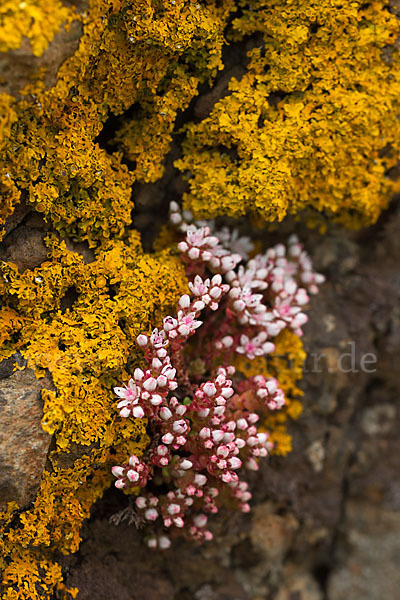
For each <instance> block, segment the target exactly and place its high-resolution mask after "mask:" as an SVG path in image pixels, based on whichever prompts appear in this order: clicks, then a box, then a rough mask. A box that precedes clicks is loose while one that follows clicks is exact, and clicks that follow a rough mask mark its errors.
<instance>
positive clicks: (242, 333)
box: [112, 203, 324, 549]
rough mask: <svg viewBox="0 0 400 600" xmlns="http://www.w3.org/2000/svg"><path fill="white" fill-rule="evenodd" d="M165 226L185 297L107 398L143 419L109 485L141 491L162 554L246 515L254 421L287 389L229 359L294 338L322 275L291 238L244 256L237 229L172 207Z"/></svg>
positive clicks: (142, 340)
mask: <svg viewBox="0 0 400 600" xmlns="http://www.w3.org/2000/svg"><path fill="white" fill-rule="evenodd" d="M171 221H172V223H173V224H174V225H175V226H176V227H177V229H178V231H179V232H180V235H181V238H182V239H181V241H180V242H179V243H178V249H179V251H180V254H181V259H182V261H183V262H184V264H185V266H186V272H187V275H188V278H189V291H190V293H189V294H184V295H183V296H181V298H180V299H179V301H178V306H177V311H176V314H175V315H174V316H166V317H165V318H164V319H163V323H162V326H161V328H156V329H154V330H153V331H152V333H151V335H146V334H144V333H142V334H141V335H139V336H138V337H137V344H138V346H139V347H140V348H142V350H143V351H144V360H145V367H144V368H139V367H138V368H136V369H135V371H134V373H133V377H132V378H131V379H130V380H129V382H128V384H127V385H125V386H124V387H117V388H115V393H116V395H117V396H118V398H119V399H120V401H119V403H118V408H119V410H120V415H121V417H123V418H124V419H129V418H134V419H147V421H148V430H149V434H150V439H151V443H150V446H149V447H148V449H147V450H146V451H145V453H144V454H143V456H141V457H140V458H139V457H138V456H136V455H135V454H133V455H131V456H130V458H129V460H128V461H127V462H126V463H125V464H123V465H116V466H114V467H113V469H112V472H113V474H114V476H115V477H116V481H115V485H116V487H117V488H120V489H125V490H133V491H134V492H135V491H136V492H138V495H137V497H136V501H135V509H134V510H135V515H134V519H135V521H136V523H137V524H138V525H140V526H142V525H144V526H147V527H146V528H147V529H148V532H147V538H146V539H147V544H148V546H150V547H152V548H160V549H166V548H168V547H169V546H170V544H171V538H174V537H177V536H184V537H186V538H188V539H192V540H195V541H198V542H203V541H207V540H210V539H211V538H212V533H211V531H210V530H209V529H208V528H207V525H208V516H209V515H210V514H215V513H217V512H218V510H219V509H220V507H229V508H230V509H237V510H240V511H242V512H248V511H249V510H250V505H249V500H250V498H251V493H250V491H249V489H248V484H247V483H246V481H245V480H244V479H242V473H245V472H246V470H257V469H258V460H259V459H260V458H263V457H266V456H267V455H268V454H269V452H270V451H271V449H272V447H273V443H272V441H271V439H270V437H269V434H268V432H267V431H265V430H264V427H263V420H264V419H265V417H266V416H268V414H269V413H270V412H271V411H279V409H281V408H282V407H283V406H284V404H285V395H284V393H283V391H282V390H281V389H280V387H279V382H278V381H277V380H276V379H275V378H273V377H265V376H264V375H263V374H261V373H260V374H259V375H256V376H251V377H248V378H245V377H244V376H241V375H240V373H237V372H236V370H235V367H234V362H235V355H245V356H246V357H247V359H249V360H252V359H254V358H256V357H258V356H266V355H268V354H270V353H271V352H273V351H274V350H275V345H274V338H275V337H276V336H277V335H278V334H279V333H280V332H281V331H282V330H283V329H285V328H289V329H291V330H292V331H293V332H294V333H295V334H296V335H298V336H301V335H302V326H303V325H304V323H306V321H307V316H306V314H305V313H304V307H305V305H306V304H307V303H308V301H309V295H308V294H309V293H311V294H315V293H317V291H318V285H319V284H320V283H322V282H323V281H324V277H323V275H321V274H319V273H315V272H314V271H313V268H312V263H311V260H310V258H309V256H308V255H307V253H306V252H305V251H304V249H303V247H302V245H301V244H300V243H299V241H298V239H297V238H296V237H295V236H292V237H291V238H290V239H289V241H288V245H287V247H285V246H284V245H283V244H278V245H276V246H274V247H272V248H269V249H268V250H267V251H266V252H264V253H260V254H255V255H253V256H252V258H249V253H252V252H253V245H252V243H251V242H250V239H249V238H247V237H239V236H238V234H237V232H236V231H234V232H232V231H230V230H229V229H228V228H224V229H222V230H220V231H217V230H216V229H215V224H214V223H213V222H195V221H194V222H193V221H192V215H191V214H190V213H189V212H184V213H183V214H182V213H181V212H180V210H179V207H178V205H177V204H176V203H172V204H171Z"/></svg>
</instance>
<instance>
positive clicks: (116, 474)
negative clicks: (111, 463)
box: [111, 466, 125, 477]
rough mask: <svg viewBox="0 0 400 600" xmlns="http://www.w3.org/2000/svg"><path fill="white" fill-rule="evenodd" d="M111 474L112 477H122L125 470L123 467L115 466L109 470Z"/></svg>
mask: <svg viewBox="0 0 400 600" xmlns="http://www.w3.org/2000/svg"><path fill="white" fill-rule="evenodd" d="M111 473H112V474H113V475H114V477H124V476H125V469H124V467H117V466H115V467H113V468H112V469H111Z"/></svg>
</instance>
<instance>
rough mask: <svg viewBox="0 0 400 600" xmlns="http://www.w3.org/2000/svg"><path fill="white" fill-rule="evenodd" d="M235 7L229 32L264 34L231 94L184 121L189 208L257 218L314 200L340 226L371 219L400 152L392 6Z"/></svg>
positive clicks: (389, 189) (282, 2)
mask: <svg viewBox="0 0 400 600" xmlns="http://www.w3.org/2000/svg"><path fill="white" fill-rule="evenodd" d="M243 6H244V9H243V14H242V15H241V16H240V17H239V18H237V19H235V20H234V21H233V29H232V38H233V39H234V40H240V39H243V38H244V37H245V36H248V35H251V34H256V33H257V34H258V35H261V36H262V41H260V44H259V47H257V48H255V49H254V50H252V51H251V52H249V54H248V56H249V58H250V64H249V67H248V71H247V73H246V74H245V75H244V76H243V77H242V79H241V80H240V81H237V80H235V79H232V80H231V82H230V85H229V88H230V91H231V92H232V93H231V95H229V96H227V97H225V98H223V99H222V100H220V101H219V102H217V104H216V105H215V107H214V109H213V110H212V112H211V114H210V115H209V116H208V117H207V118H206V119H204V120H202V121H201V122H200V123H196V124H190V125H189V126H188V127H187V134H186V140H185V142H184V152H183V157H182V158H181V159H180V160H178V161H177V162H176V165H177V166H178V167H179V168H180V169H181V170H182V171H184V172H186V173H189V174H190V178H189V180H188V181H189V187H190V191H189V192H188V193H187V194H186V196H185V204H186V208H189V209H190V210H192V211H194V212H195V214H196V215H198V216H199V217H204V218H210V217H214V216H216V215H231V216H234V217H235V216H239V215H243V214H246V213H247V214H250V215H255V216H257V217H258V218H259V217H262V219H263V220H264V221H276V220H278V221H280V220H282V219H283V218H284V216H285V215H286V214H288V213H291V214H296V213H299V212H300V211H303V210H304V209H306V208H311V209H312V210H314V211H319V212H322V213H324V214H325V215H326V216H327V217H328V218H329V219H331V220H333V221H338V222H340V223H344V224H346V225H348V226H360V225H365V224H371V223H374V222H375V221H376V219H377V218H378V216H379V214H380V212H381V210H382V208H384V207H385V206H386V205H387V203H388V200H389V198H390V196H391V193H393V191H394V190H395V189H397V186H396V184H395V183H394V182H393V181H392V180H391V179H390V178H389V177H387V176H386V173H387V172H388V171H390V169H391V168H392V167H393V166H394V165H396V163H397V161H398V160H399V157H400V144H399V139H400V123H399V120H398V118H397V115H398V112H399V97H400V94H399V93H400V84H399V81H400V79H399V69H400V60H399V54H398V45H397V44H395V41H396V38H397V36H398V33H399V22H398V19H397V18H396V16H395V15H394V14H391V12H390V10H389V2H388V1H387V0H381V1H375V2H370V3H365V2H363V1H362V0H357V1H355V2H348V3H345V4H343V3H342V2H339V1H337V2H336V1H335V2H332V1H331V0H322V1H321V0H318V1H313V2H310V1H309V0H295V1H293V2H287V1H286V0H274V1H272V2H268V3H267V4H266V3H265V2H253V3H252V7H251V10H249V9H247V8H246V7H245V4H244V3H243ZM388 51H389V52H388ZM385 52H386V54H385ZM205 197H207V202H204V198H205Z"/></svg>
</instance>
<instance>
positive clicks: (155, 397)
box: [150, 394, 162, 406]
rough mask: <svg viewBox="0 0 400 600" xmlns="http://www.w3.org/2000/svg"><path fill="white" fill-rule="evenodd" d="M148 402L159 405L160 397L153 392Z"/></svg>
mask: <svg viewBox="0 0 400 600" xmlns="http://www.w3.org/2000/svg"><path fill="white" fill-rule="evenodd" d="M150 403H151V404H152V405H153V406H160V404H161V403H162V398H161V396H160V395H159V394H153V395H152V397H151V398H150Z"/></svg>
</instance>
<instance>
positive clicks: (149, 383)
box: [143, 377, 157, 392]
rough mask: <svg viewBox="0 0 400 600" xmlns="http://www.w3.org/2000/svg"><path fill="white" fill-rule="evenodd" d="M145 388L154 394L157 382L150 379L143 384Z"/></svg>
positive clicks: (152, 378)
mask: <svg viewBox="0 0 400 600" xmlns="http://www.w3.org/2000/svg"><path fill="white" fill-rule="evenodd" d="M143 387H144V389H145V390H147V391H148V392H154V390H155V389H156V387H157V380H156V379H154V377H149V378H148V379H146V381H144V382H143Z"/></svg>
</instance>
